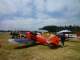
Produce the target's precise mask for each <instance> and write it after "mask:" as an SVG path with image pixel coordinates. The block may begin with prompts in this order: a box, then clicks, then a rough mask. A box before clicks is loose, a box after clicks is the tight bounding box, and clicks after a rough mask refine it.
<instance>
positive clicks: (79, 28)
mask: <svg viewBox="0 0 80 60" xmlns="http://www.w3.org/2000/svg"><path fill="white" fill-rule="evenodd" d="M66 29H67V30H70V31H72V32H80V26H77V25H74V26H72V25H69V26H55V25H50V26H44V27H42V28H40V30H48V31H49V32H58V31H61V30H66Z"/></svg>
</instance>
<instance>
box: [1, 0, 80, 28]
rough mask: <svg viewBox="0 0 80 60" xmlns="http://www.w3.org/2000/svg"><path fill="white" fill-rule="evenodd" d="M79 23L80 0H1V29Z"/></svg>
mask: <svg viewBox="0 0 80 60" xmlns="http://www.w3.org/2000/svg"><path fill="white" fill-rule="evenodd" d="M47 25H58V26H63V25H79V26H80V0H0V30H37V29H38V28H41V27H43V26H47Z"/></svg>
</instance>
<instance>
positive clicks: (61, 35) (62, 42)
mask: <svg viewBox="0 0 80 60" xmlns="http://www.w3.org/2000/svg"><path fill="white" fill-rule="evenodd" d="M60 38H61V44H62V47H64V42H65V34H64V33H61V34H60Z"/></svg>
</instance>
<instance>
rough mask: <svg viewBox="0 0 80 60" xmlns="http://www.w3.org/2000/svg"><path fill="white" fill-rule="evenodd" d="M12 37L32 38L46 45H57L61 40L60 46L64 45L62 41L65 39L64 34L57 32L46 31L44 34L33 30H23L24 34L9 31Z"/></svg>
mask: <svg viewBox="0 0 80 60" xmlns="http://www.w3.org/2000/svg"><path fill="white" fill-rule="evenodd" d="M11 35H12V39H13V38H18V39H21V38H25V39H27V40H33V41H34V42H36V43H37V44H40V45H48V46H50V47H58V46H59V43H60V42H61V46H62V47H63V46H64V41H65V35H64V34H58V35H55V34H53V33H46V35H44V34H42V33H33V32H30V31H29V32H25V35H24V36H23V34H22V33H21V32H19V33H11Z"/></svg>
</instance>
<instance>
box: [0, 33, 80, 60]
mask: <svg viewBox="0 0 80 60" xmlns="http://www.w3.org/2000/svg"><path fill="white" fill-rule="evenodd" d="M9 37H10V36H9V33H0V42H1V44H2V47H1V48H0V60H80V41H76V40H74V41H72V40H71V41H66V42H65V47H64V48H61V47H59V48H57V49H50V48H49V47H48V46H42V45H37V46H33V47H29V48H24V49H13V48H12V47H13V46H11V45H10V44H9V43H8V42H7V40H8V38H9Z"/></svg>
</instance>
